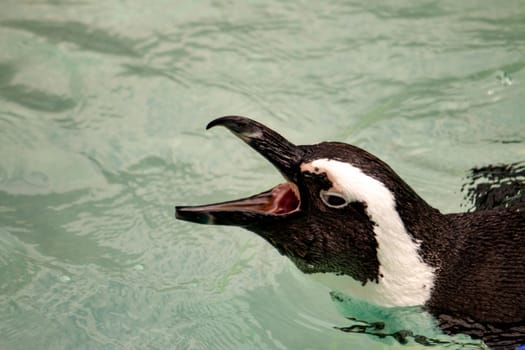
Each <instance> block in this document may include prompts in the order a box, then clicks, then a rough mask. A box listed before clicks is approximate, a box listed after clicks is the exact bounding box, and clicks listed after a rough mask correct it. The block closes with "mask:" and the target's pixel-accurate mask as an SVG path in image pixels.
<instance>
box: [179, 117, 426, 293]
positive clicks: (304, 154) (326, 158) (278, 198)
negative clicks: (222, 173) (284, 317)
mask: <svg viewBox="0 0 525 350" xmlns="http://www.w3.org/2000/svg"><path fill="white" fill-rule="evenodd" d="M219 125H220V126H224V127H226V128H228V129H229V130H230V131H231V132H233V134H235V135H236V136H238V137H239V138H240V139H242V140H243V141H244V142H245V143H247V144H248V145H249V146H251V147H252V148H253V149H254V150H256V151H257V152H258V153H260V154H261V155H262V156H264V157H265V158H266V159H267V160H269V161H270V162H271V163H272V164H273V165H274V166H275V167H276V168H277V170H279V171H280V172H281V174H282V175H283V176H284V178H285V180H286V181H285V182H284V183H281V184H278V185H277V186H275V187H273V188H272V189H270V190H268V191H264V192H262V193H259V194H256V195H253V196H250V197H247V198H243V199H238V200H233V201H227V202H221V203H215V204H208V205H199V206H179V207H176V214H175V215H176V217H177V218H178V219H181V220H186V221H191V222H196V223H200V224H215V225H233V226H240V227H243V228H245V229H247V230H250V231H252V232H255V233H256V234H258V235H259V236H261V237H262V238H264V239H265V240H267V241H268V242H269V243H270V244H272V245H273V246H274V247H275V248H276V249H277V250H278V251H279V252H280V253H281V254H283V255H285V256H287V257H288V258H290V259H291V260H292V261H293V262H294V263H295V264H296V265H297V267H298V268H299V269H301V270H302V271H303V272H305V273H333V274H336V275H348V276H350V277H352V278H353V279H354V280H356V281H358V282H360V283H361V284H363V285H364V284H366V283H368V282H376V283H377V282H378V280H379V279H380V278H382V277H383V276H382V272H381V271H380V264H381V262H380V256H379V254H378V244H379V243H380V242H381V239H385V236H388V235H390V234H392V232H394V233H393V234H394V235H395V234H396V230H398V231H399V230H401V231H402V230H404V226H403V223H402V221H401V220H400V216H399V213H398V211H397V206H396V200H399V198H401V199H402V200H404V201H406V203H408V205H409V206H410V205H411V203H416V202H417V201H418V200H419V199H416V198H414V196H417V195H415V193H414V192H413V191H412V190H411V189H410V188H409V187H408V186H407V185H405V183H404V182H403V181H402V180H401V179H400V178H399V176H398V175H397V174H396V173H395V172H394V171H393V170H391V169H390V167H389V166H388V165H387V164H385V163H384V162H382V161H381V160H380V159H378V158H377V157H375V156H374V155H372V154H370V153H368V152H366V151H364V150H362V149H360V148H358V147H355V146H352V145H349V144H345V143H340V142H323V143H320V144H315V145H294V144H293V143H291V142H289V141H288V140H286V139H285V138H284V137H283V136H281V135H279V134H278V133H277V132H275V131H273V130H271V129H270V128H268V127H266V126H264V125H263V124H261V123H258V122H256V121H254V120H251V119H248V118H245V117H239V116H227V117H221V118H218V119H215V120H213V121H212V122H210V123H209V124H208V126H207V129H209V128H211V127H214V126H219ZM403 232H404V231H403ZM381 235H382V236H381ZM400 249H401V251H402V250H403V249H404V247H400Z"/></svg>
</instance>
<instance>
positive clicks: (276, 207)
mask: <svg viewBox="0 0 525 350" xmlns="http://www.w3.org/2000/svg"><path fill="white" fill-rule="evenodd" d="M271 195H272V197H271V200H270V201H269V203H268V208H265V209H266V210H264V211H265V212H268V213H272V214H286V213H290V212H292V211H294V210H296V209H297V208H299V198H298V197H297V195H296V194H295V191H294V189H293V188H292V185H290V183H288V182H285V183H283V184H280V185H277V186H275V187H274V188H273V189H272V190H271Z"/></svg>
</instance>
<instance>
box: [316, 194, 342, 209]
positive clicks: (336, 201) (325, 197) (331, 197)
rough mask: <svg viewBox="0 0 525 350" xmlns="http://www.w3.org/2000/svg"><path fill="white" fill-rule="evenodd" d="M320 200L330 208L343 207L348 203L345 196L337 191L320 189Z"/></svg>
mask: <svg viewBox="0 0 525 350" xmlns="http://www.w3.org/2000/svg"><path fill="white" fill-rule="evenodd" d="M321 200H322V201H323V203H324V204H326V205H327V206H329V207H331V208H343V207H345V206H346V205H347V204H348V201H347V200H346V198H345V197H343V195H342V194H340V193H337V192H326V191H321Z"/></svg>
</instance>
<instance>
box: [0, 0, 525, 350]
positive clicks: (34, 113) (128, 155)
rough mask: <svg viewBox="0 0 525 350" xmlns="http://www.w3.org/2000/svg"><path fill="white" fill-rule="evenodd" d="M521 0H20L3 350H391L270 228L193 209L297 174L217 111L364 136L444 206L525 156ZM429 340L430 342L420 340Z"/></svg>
mask: <svg viewBox="0 0 525 350" xmlns="http://www.w3.org/2000/svg"><path fill="white" fill-rule="evenodd" d="M524 68H525V6H524V4H523V2H522V1H505V2H504V3H499V2H491V1H444V2H434V1H423V2H418V3H412V2H408V1H394V2H388V3H385V4H382V3H379V2H375V1H374V2H364V1H363V2H360V1H344V2H341V1H328V2H327V1H324V2H303V1H286V2H281V1H250V2H244V1H201V2H195V1H176V2H175V1H172V2H170V1H162V0H155V1H149V2H147V3H145V2H136V1H105V2H100V1H89V0H87V1H67V2H63V1H51V0H49V1H32V2H15V1H8V2H7V3H6V4H4V5H3V9H2V11H0V335H1V336H0V348H2V349H6V350H7V349H9V350H11V349H13V350H14V349H32V348H40V349H357V348H363V349H365V348H366V349H386V348H388V349H390V348H396V347H397V348H406V346H401V345H399V344H396V343H395V342H392V341H387V340H383V341H381V340H379V339H377V338H374V337H369V336H365V335H360V334H348V333H344V332H341V331H338V330H336V329H334V328H333V327H334V326H345V325H347V324H348V322H349V321H348V320H346V319H345V318H344V317H343V316H342V315H341V313H339V312H338V311H337V308H336V306H335V305H334V303H333V302H332V301H331V300H330V297H329V290H328V289H326V288H325V287H323V286H320V285H318V284H316V283H315V282H313V281H311V280H309V279H308V278H307V277H305V276H304V275H302V274H301V273H300V272H298V271H297V269H296V268H295V267H294V266H293V265H292V264H291V263H290V262H289V261H288V260H287V259H285V258H284V257H281V256H280V255H279V254H278V253H277V252H275V251H274V250H273V249H272V248H271V247H270V246H269V245H268V244H266V243H265V242H264V241H263V240H261V239H259V238H258V237H256V236H255V235H253V234H250V233H248V232H245V231H242V230H240V229H235V228H222V227H210V226H197V225H190V224H187V223H184V222H179V221H175V219H174V217H173V214H174V210H173V206H174V205H176V204H179V205H180V204H197V203H208V202H213V201H220V200H225V199H229V198H237V197H240V196H244V195H248V194H252V193H256V192H260V191H262V190H265V189H267V188H270V187H271V186H273V185H275V184H276V183H277V182H278V181H281V179H280V176H279V175H278V173H277V172H276V171H275V170H274V169H273V168H272V167H271V166H270V165H269V164H267V162H266V161H264V160H263V159H262V158H261V157H259V156H258V155H256V154H255V153H254V152H253V151H252V150H250V149H248V147H246V146H245V145H243V144H242V143H241V142H239V141H238V140H236V139H235V138H234V137H232V135H231V134H229V133H227V132H226V131H225V130H219V129H217V130H215V129H214V130H212V131H209V132H205V131H204V126H205V125H206V123H207V122H209V121H210V120H211V119H212V118H214V117H217V116H221V115H225V114H240V115H247V116H250V117H252V118H255V119H258V120H260V121H262V122H264V123H265V124H268V125H270V126H272V127H273V128H275V129H276V130H279V131H280V132H281V133H282V134H284V135H285V136H287V137H288V138H289V139H290V140H292V141H293V142H295V143H314V142H319V141H323V140H338V141H344V142H350V143H353V144H355V145H358V146H360V147H363V148H365V149H367V150H369V151H371V152H373V153H375V154H376V155H378V156H379V157H381V158H382V159H384V160H385V161H387V162H388V163H389V164H390V165H391V166H392V167H393V168H394V169H395V170H396V171H397V172H398V173H399V174H400V175H401V176H402V177H403V178H404V179H406V181H407V182H408V183H409V184H410V185H412V186H413V187H414V188H415V189H416V191H417V192H418V193H420V194H421V195H422V196H423V197H424V198H425V199H426V200H428V201H429V202H430V203H431V204H432V205H434V206H435V207H437V208H439V209H440V210H442V211H444V212H451V211H458V210H463V209H464V208H462V207H461V204H462V203H463V196H464V194H462V193H461V192H460V191H459V189H460V187H461V184H462V182H463V178H464V176H465V175H466V172H467V170H468V169H469V168H471V167H473V166H480V165H486V164H493V163H499V162H515V161H522V160H524V159H525V146H524V143H523V141H524V140H525V128H524V125H525V124H524V120H525V119H524V118H525V116H524V114H523V111H524V110H525V99H524V96H525V94H524V92H525V91H524V87H523V86H524V85H523V84H524V83H523V82H524V81H525V69H524ZM409 346H411V347H415V348H417V347H418V346H417V345H413V344H412V345H409Z"/></svg>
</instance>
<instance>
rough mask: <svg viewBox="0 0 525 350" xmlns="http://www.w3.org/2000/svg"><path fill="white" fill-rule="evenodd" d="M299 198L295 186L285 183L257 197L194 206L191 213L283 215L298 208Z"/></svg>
mask: <svg viewBox="0 0 525 350" xmlns="http://www.w3.org/2000/svg"><path fill="white" fill-rule="evenodd" d="M300 203H301V201H300V197H299V192H298V190H297V188H296V186H295V185H294V184H292V183H289V182H285V183H282V184H279V185H277V186H275V187H274V188H272V189H271V190H269V191H266V192H263V193H259V194H257V195H254V196H251V197H248V198H242V199H237V200H233V201H227V202H222V203H216V204H208V205H201V206H196V207H194V208H192V209H191V211H193V212H214V211H252V212H259V213H265V214H272V215H284V214H289V213H291V212H293V211H297V210H299V208H300Z"/></svg>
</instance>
